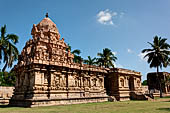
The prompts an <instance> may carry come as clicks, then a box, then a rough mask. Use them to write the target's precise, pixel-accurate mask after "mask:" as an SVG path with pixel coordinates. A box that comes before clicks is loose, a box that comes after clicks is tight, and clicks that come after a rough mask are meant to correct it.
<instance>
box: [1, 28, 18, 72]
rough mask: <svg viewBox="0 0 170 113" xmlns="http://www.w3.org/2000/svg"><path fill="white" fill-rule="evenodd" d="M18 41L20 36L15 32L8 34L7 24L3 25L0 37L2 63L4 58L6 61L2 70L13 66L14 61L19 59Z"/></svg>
mask: <svg viewBox="0 0 170 113" xmlns="http://www.w3.org/2000/svg"><path fill="white" fill-rule="evenodd" d="M16 43H18V36H17V35H15V34H7V35H6V25H4V26H3V27H1V37H0V63H1V60H2V59H3V63H5V65H4V67H3V69H2V72H4V71H5V69H6V68H7V67H12V64H13V62H14V61H16V60H17V59H18V54H19V52H18V49H17V48H16V47H15V44H16Z"/></svg>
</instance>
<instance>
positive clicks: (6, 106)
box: [0, 105, 10, 108]
mask: <svg viewBox="0 0 170 113" xmlns="http://www.w3.org/2000/svg"><path fill="white" fill-rule="evenodd" d="M9 107H10V106H8V105H0V108H9Z"/></svg>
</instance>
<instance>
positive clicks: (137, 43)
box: [0, 0, 170, 80]
mask: <svg viewBox="0 0 170 113" xmlns="http://www.w3.org/2000/svg"><path fill="white" fill-rule="evenodd" d="M169 6H170V1H169V0H0V27H2V26H3V25H4V24H6V25H7V33H15V34H17V35H18V36H19V37H20V39H19V43H18V44H17V47H18V48H19V51H21V50H22V48H23V47H24V45H25V42H26V41H27V40H29V38H31V37H32V36H31V29H32V26H33V24H38V23H39V22H40V21H41V20H42V19H43V18H44V17H45V13H46V12H48V13H49V17H50V18H51V19H52V20H53V21H54V22H55V23H56V25H57V27H58V29H59V32H60V35H61V37H64V38H65V41H66V42H67V43H69V44H70V45H71V46H72V49H80V50H81V52H82V53H81V56H82V57H83V58H87V56H89V55H90V56H92V57H96V54H97V53H98V52H102V49H103V48H110V49H111V50H112V51H113V52H115V53H116V56H117V58H118V60H117V61H116V66H117V67H121V68H126V69H131V70H136V71H139V72H141V73H142V75H143V76H142V79H143V80H144V79H146V74H147V73H148V72H152V71H155V70H156V69H154V68H153V69H150V68H149V65H148V64H147V62H146V60H145V59H141V56H142V54H141V53H140V52H141V50H142V49H144V48H149V45H148V44H147V42H152V41H153V37H154V36H155V35H158V36H161V37H163V38H167V39H168V43H169V42H170V11H169ZM2 66H3V64H1V65H0V68H2ZM168 70H170V67H168V68H166V69H164V68H163V69H162V71H168Z"/></svg>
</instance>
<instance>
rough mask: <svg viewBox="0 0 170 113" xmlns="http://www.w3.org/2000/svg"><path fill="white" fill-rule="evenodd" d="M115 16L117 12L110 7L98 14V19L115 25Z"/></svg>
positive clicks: (106, 23) (100, 21) (102, 22)
mask: <svg viewBox="0 0 170 113" xmlns="http://www.w3.org/2000/svg"><path fill="white" fill-rule="evenodd" d="M115 16H117V12H112V11H110V10H109V9H106V10H104V11H100V12H99V13H98V14H97V21H98V22H99V23H101V24H104V25H114V23H113V18H114V17H115Z"/></svg>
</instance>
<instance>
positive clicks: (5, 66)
mask: <svg viewBox="0 0 170 113" xmlns="http://www.w3.org/2000/svg"><path fill="white" fill-rule="evenodd" d="M7 66H8V61H7V62H6V63H5V65H4V67H3V69H2V72H5V69H6V68H7Z"/></svg>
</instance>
